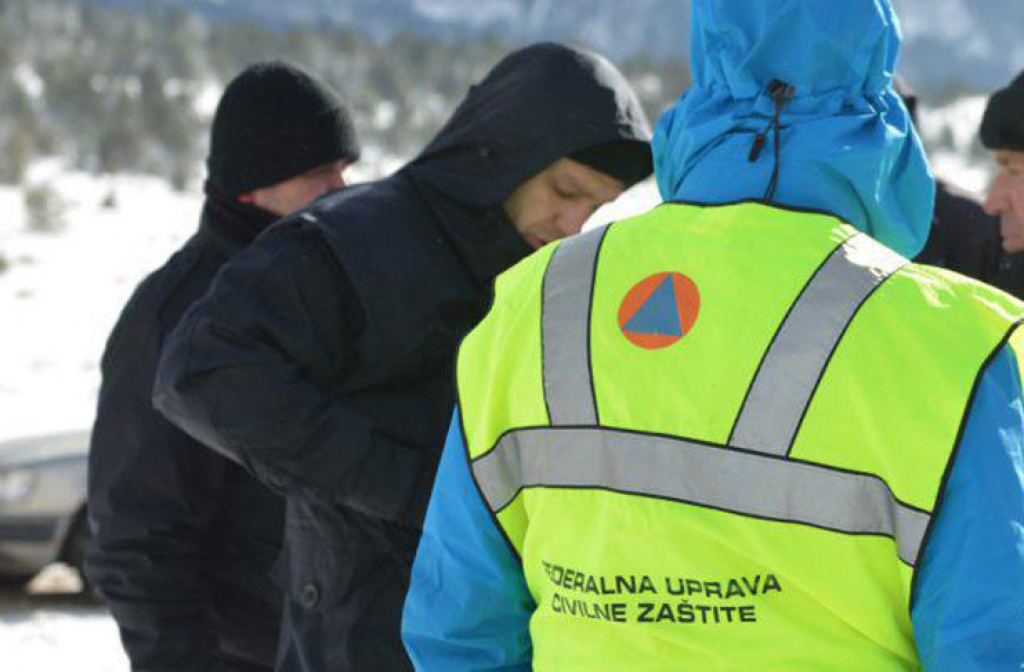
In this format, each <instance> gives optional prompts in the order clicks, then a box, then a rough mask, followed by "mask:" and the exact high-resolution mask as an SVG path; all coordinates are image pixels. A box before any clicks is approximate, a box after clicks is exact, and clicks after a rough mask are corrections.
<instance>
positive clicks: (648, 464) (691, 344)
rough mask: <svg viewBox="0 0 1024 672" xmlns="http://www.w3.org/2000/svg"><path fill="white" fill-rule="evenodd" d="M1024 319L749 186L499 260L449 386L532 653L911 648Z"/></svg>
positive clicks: (978, 290) (696, 657)
mask: <svg viewBox="0 0 1024 672" xmlns="http://www.w3.org/2000/svg"><path fill="white" fill-rule="evenodd" d="M1022 317H1024V304H1022V303H1020V302H1018V301H1017V300H1015V299H1013V298H1011V297H1009V296H1007V295H1005V294H1003V293H1001V292H999V291H998V290H995V289H992V288H990V287H987V286H985V285H983V284H981V283H977V282H974V281H972V280H969V279H967V278H964V277H961V276H959V275H956V274H954V273H950V272H946V271H942V270H939V269H935V268H929V267H924V266H917V265H914V264H910V263H909V262H907V261H906V260H905V259H903V258H902V257H900V256H898V255H897V254H895V253H894V252H892V251H890V250H888V249H887V248H885V247H883V246H881V245H880V244H878V243H876V242H874V241H873V240H871V239H870V238H869V237H867V236H866V235H864V234H861V233H859V232H857V231H856V230H855V229H853V228H852V227H850V226H848V225H846V224H844V223H842V222H840V221H839V220H838V219H836V218H835V217H832V216H831V215H827V214H823V213H813V212H802V211H792V210H785V209H781V208H776V207H769V206H766V205H763V204H759V203H740V204H733V205H724V206H696V205H685V204H665V205H662V206H660V207H658V208H656V209H655V210H653V211H652V212H650V213H648V214H645V215H642V216H640V217H637V218H635V219H631V220H627V221H623V222H618V223H615V224H613V225H611V226H609V227H606V228H603V229H600V230H596V231H592V232H589V233H587V234H584V235H581V236H577V237H575V238H572V239H569V240H566V241H563V242H561V243H560V244H558V245H551V246H548V247H545V248H544V249H542V250H541V251H540V252H538V253H537V254H535V255H533V256H531V257H530V258H528V259H526V260H525V261H523V262H522V263H520V264H519V265H517V266H516V267H514V268H513V269H511V270H510V271H508V272H507V273H505V274H504V275H502V276H501V277H500V278H499V279H498V282H497V285H496V293H495V301H494V305H493V307H492V309H491V311H490V312H489V314H488V315H487V317H486V318H485V319H484V321H483V322H482V323H481V324H480V325H479V327H478V328H477V329H476V330H475V331H474V332H473V333H472V334H471V335H470V336H469V337H468V338H467V339H466V341H465V342H464V343H463V345H462V347H461V349H460V353H459V358H458V370H457V378H458V394H459V403H460V407H461V409H462V422H463V433H464V437H465V440H466V445H467V447H468V451H469V458H470V460H471V467H472V472H473V477H474V479H475V480H476V483H477V485H478V487H479V489H480V492H481V494H482V496H483V497H484V499H485V500H486V502H487V504H488V506H489V507H490V508H491V510H492V511H493V512H494V515H495V517H496V520H497V522H498V524H499V527H500V528H501V530H502V531H503V533H504V534H505V535H506V537H507V538H508V541H509V543H510V544H511V547H512V548H513V549H514V551H515V553H516V554H517V555H518V556H519V558H520V559H521V561H522V567H523V572H524V575H525V577H526V580H527V584H528V586H529V589H530V592H531V593H532V595H533V598H534V600H535V602H536V605H537V609H536V612H535V613H534V615H533V617H532V619H531V622H530V634H531V638H532V643H533V652H534V669H537V670H557V671H560V672H562V671H567V670H586V671H588V672H592V671H595V670H630V671H643V670H693V671H699V672H714V671H739V670H769V671H774V670H778V671H786V672H800V671H807V672H829V671H832V670H835V671H840V670H842V671H858V672H859V671H862V670H863V671H867V670H870V671H872V672H878V671H888V670H892V671H897V670H898V671H904V670H915V669H919V668H920V662H919V660H918V656H917V653H916V650H915V646H914V639H913V633H912V626H911V619H910V606H911V603H912V590H913V579H914V568H915V566H916V564H917V562H918V560H919V558H920V557H921V552H922V549H923V548H924V545H925V542H926V539H927V536H928V530H929V525H930V523H931V520H932V514H933V512H934V511H935V509H936V505H937V502H938V501H939V498H940V493H941V489H942V485H943V482H944V477H945V475H946V472H947V469H948V467H949V464H950V463H951V459H952V454H953V451H954V449H955V446H956V444H957V442H958V439H959V435H960V432H961V430H962V425H963V423H964V419H965V416H966V413H967V411H968V409H969V406H970V402H971V398H972V394H973V390H974V387H975V385H976V382H977V380H978V379H979V376H980V375H981V372H982V371H983V369H984V367H985V365H986V363H987V362H988V361H989V360H990V359H991V358H992V357H993V356H994V354H995V353H996V352H997V351H998V350H999V349H1000V348H1001V347H1002V346H1003V345H1004V344H1005V343H1006V342H1007V340H1008V339H1011V338H1012V341H1013V343H1014V346H1015V347H1016V345H1017V341H1018V340H1021V337H1019V336H1016V335H1015V334H1016V332H1015V331H1014V326H1015V324H1017V322H1018V321H1019V320H1021V319H1022Z"/></svg>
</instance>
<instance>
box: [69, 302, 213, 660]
mask: <svg viewBox="0 0 1024 672" xmlns="http://www.w3.org/2000/svg"><path fill="white" fill-rule="evenodd" d="M158 331H159V330H158V329H157V327H156V326H155V325H153V324H152V322H150V321H136V322H131V321H129V322H124V323H122V324H120V325H119V326H118V327H117V329H116V330H115V332H114V334H113V335H112V336H111V339H110V342H109V344H108V346H107V352H106V354H105V356H104V362H103V386H102V389H101V392H100V404H99V409H98V414H97V418H96V424H95V426H94V428H93V436H92V445H91V448H90V452H89V479H88V483H89V484H88V488H89V495H88V496H89V517H90V524H91V527H92V532H93V536H94V545H93V546H92V548H90V550H89V553H88V556H87V563H86V572H87V575H88V577H89V579H90V580H91V581H92V583H93V584H94V585H95V586H96V587H97V588H98V589H99V590H100V592H101V593H102V594H103V596H104V597H105V598H106V600H107V602H108V604H109V606H110V610H111V612H112V613H113V616H114V619H115V620H116V621H117V624H118V626H119V628H120V631H121V639H122V642H123V643H124V647H125V650H126V652H127V653H128V656H129V658H130V659H131V661H132V667H133V669H144V670H153V671H156V670H184V669H188V670H212V669H214V653H215V651H216V648H217V642H216V640H215V639H214V632H215V629H214V626H213V623H212V620H211V619H212V617H211V611H210V605H209V602H208V593H207V588H206V586H205V585H204V583H203V580H202V571H201V570H202V568H203V566H204V559H203V554H202V552H201V547H202V542H203V535H204V533H205V531H206V530H207V528H208V527H209V525H210V521H211V518H212V516H213V515H214V512H215V511H216V509H217V507H218V505H219V501H220V497H221V492H222V484H223V479H224V473H223V471H224V466H225V465H226V462H225V461H224V459H223V458H222V457H220V456H218V455H216V454H215V453H213V452H211V451H210V450H208V449H205V448H204V447H202V446H200V445H197V444H196V443H195V442H194V441H193V440H192V439H191V438H190V437H189V436H187V435H186V434H184V433H183V432H181V431H180V430H178V429H177V428H175V427H174V426H172V425H171V424H170V423H168V422H167V421H166V420H165V419H164V418H163V417H162V416H160V415H159V414H157V413H156V412H155V411H154V410H153V408H152V405H151V403H150V396H151V389H152V384H153V377H154V375H155V371H156V365H157V360H158V357H159V351H160V336H159V333H158Z"/></svg>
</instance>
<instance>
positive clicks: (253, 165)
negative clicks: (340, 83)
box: [206, 61, 359, 195]
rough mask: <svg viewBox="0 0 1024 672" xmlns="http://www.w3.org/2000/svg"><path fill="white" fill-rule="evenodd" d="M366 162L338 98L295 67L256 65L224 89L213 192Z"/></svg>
mask: <svg viewBox="0 0 1024 672" xmlns="http://www.w3.org/2000/svg"><path fill="white" fill-rule="evenodd" d="M358 158H359V143H358V142H357V140H356V135H355V130H354V129H353V127H352V120H351V119H350V118H349V115H348V111H347V110H346V109H345V108H344V106H343V105H342V104H341V101H340V100H339V99H338V96H337V95H336V94H335V93H334V92H333V91H331V90H330V89H329V88H328V87H327V85H325V84H324V83H323V82H321V81H319V80H318V79H315V78H314V77H312V76H310V75H308V74H306V73H305V72H303V71H301V70H299V69H298V68H296V67H295V66H292V65H289V64H288V63H284V62H281V61H271V62H264V63H256V64H254V65H251V66H249V67H248V68H246V69H245V70H243V71H242V72H241V74H239V75H238V76H237V77H235V78H234V79H233V80H232V81H231V83H230V84H228V86H227V88H226V89H225V90H224V95H223V96H222V97H221V99H220V103H218V105H217V111H216V113H215V114H214V116H213V128H212V130H211V133H210V155H209V156H208V157H207V159H206V165H207V169H208V172H209V182H210V184H211V185H212V186H213V187H215V188H216V189H218V190H220V191H221V192H223V193H225V194H229V195H238V194H244V193H247V192H250V191H252V190H253V189H258V188H260V187H268V186H271V185H274V184H277V183H279V182H283V181H285V180H287V179H290V178H292V177H295V176H296V175H301V174H302V173H304V172H306V171H308V170H312V169H313V168H316V167H318V166H322V165H325V164H328V163H332V162H334V161H350V162H351V161H355V160H356V159H358Z"/></svg>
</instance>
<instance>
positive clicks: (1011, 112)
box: [981, 72, 1024, 152]
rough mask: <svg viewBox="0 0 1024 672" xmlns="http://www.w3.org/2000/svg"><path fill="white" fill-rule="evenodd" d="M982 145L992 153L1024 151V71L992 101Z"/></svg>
mask: <svg viewBox="0 0 1024 672" xmlns="http://www.w3.org/2000/svg"><path fill="white" fill-rule="evenodd" d="M981 144H983V145H985V147H986V148H988V149H991V150H996V149H1010V150H1014V151H1017V152H1024V72H1022V73H1021V74H1019V75H1018V76H1017V79H1015V80H1013V82H1012V83H1011V84H1010V85H1009V86H1008V87H1006V88H1005V89H1003V90H1001V91H996V92H995V93H994V94H992V97H991V98H989V99H988V106H987V107H986V108H985V116H984V117H983V118H982V120H981Z"/></svg>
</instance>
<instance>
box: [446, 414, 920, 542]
mask: <svg viewBox="0 0 1024 672" xmlns="http://www.w3.org/2000/svg"><path fill="white" fill-rule="evenodd" d="M593 429H603V430H606V431H612V432H615V433H616V434H630V435H632V436H650V437H654V438H658V439H667V440H669V441H680V442H685V443H692V444H695V445H699V446H707V447H708V448H718V449H721V450H728V451H732V452H736V453H742V454H744V455H750V456H752V457H763V458H766V459H771V460H776V461H779V462H786V463H787V464H803V465H806V466H808V467H814V468H816V469H823V470H825V471H832V472H835V473H837V474H848V475H851V476H866V477H868V478H873V479H874V480H876V481H878V482H880V483H883V484H885V487H886V488H888V489H889V492H891V493H892V498H893V501H895V502H896V503H898V504H899V505H900V506H902V507H905V508H907V509H910V510H912V511H917V512H918V513H923V514H924V515H926V516H930V515H931V513H930V512H929V511H928V510H927V509H922V508H921V507H919V506H914V505H913V504H910V503H908V502H905V501H903V500H902V499H900V498H899V497H897V496H896V493H895V491H893V489H892V487H890V485H889V482H888V481H886V480H885V479H884V478H882V477H881V476H879V475H878V474H875V473H873V472H870V471H857V470H856V469H846V468H844V467H836V466H833V465H831V464H822V463H821V462H814V461H812V460H804V459H801V458H798V457H784V456H782V455H773V454H771V453H762V452H760V451H757V450H750V449H748V448H739V447H736V446H730V445H725V444H721V443H716V442H714V441H705V440H703V439H694V438H690V437H688V436H679V435H677V434H664V433H662V432H644V431H640V430H637V429H624V428H621V427H595V426H593V425H559V426H557V427H552V426H551V425H529V426H525V427H516V428H514V429H507V430H505V431H504V432H502V433H501V435H500V436H499V437H498V438H497V440H496V441H495V442H494V443H493V444H492V445H491V446H490V447H489V448H488V449H487V450H486V451H484V452H482V453H481V454H480V456H479V457H477V458H476V459H477V460H479V459H481V458H483V457H484V456H486V455H488V454H490V453H492V452H493V451H494V450H495V448H497V447H498V444H499V443H501V441H502V440H503V439H504V438H505V437H506V436H508V435H509V434H514V433H518V432H527V431H531V430H535V431H562V430H564V431H579V430H593ZM463 438H465V436H463ZM466 446H467V453H468V446H469V443H468V442H467V443H466ZM474 461H475V460H470V465H472V463H473V462H474ZM474 480H475V479H474ZM531 487H533V486H531ZM536 487H549V486H536ZM566 487H570V486H566ZM572 487H576V486H572ZM579 487H581V488H583V489H590V488H591V486H579ZM593 489H599V488H593ZM632 494H637V493H632ZM482 495H483V493H482V492H481V496H482ZM638 496H643V497H648V496H652V495H639V494H638ZM513 499H514V498H513ZM671 501H676V500H671ZM484 502H485V504H486V502H487V500H486V499H484ZM488 507H489V505H488ZM505 508H507V507H504V508H502V509H501V510H502V511H504V509H505ZM730 513H732V512H730ZM736 515H740V516H742V515H745V514H742V513H738V514H736ZM798 524H801V525H802V524H803V523H798ZM875 536H877V535H875Z"/></svg>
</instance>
